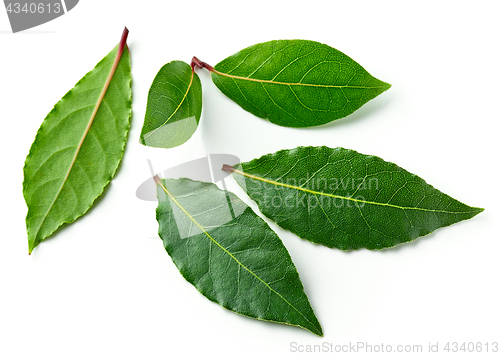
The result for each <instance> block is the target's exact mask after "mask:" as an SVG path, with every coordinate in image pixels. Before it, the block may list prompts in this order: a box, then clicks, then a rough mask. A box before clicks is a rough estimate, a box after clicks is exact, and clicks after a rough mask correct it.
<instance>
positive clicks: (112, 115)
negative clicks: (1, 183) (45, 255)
mask: <svg viewBox="0 0 500 356" xmlns="http://www.w3.org/2000/svg"><path fill="white" fill-rule="evenodd" d="M127 33H128V31H127V30H126V31H125V32H124V36H123V38H122V42H121V43H120V45H119V46H117V47H116V48H115V49H113V50H112V51H111V52H110V53H109V54H108V55H107V56H106V57H104V59H103V60H101V61H100V62H99V63H98V64H97V66H96V67H95V68H94V69H93V70H92V71H91V72H89V73H87V75H85V76H84V77H83V78H82V79H81V80H80V81H79V82H78V83H77V84H76V86H75V87H74V88H73V89H71V90H70V91H69V92H68V93H67V94H66V95H65V96H64V97H63V98H62V99H61V100H60V101H59V102H58V103H57V104H56V105H55V106H54V109H52V111H51V112H50V113H49V114H48V115H47V117H46V118H45V120H44V121H43V123H42V125H41V126H40V129H39V130H38V133H37V135H36V138H35V141H34V142H33V145H32V146H31V149H30V153H29V155H28V157H27V158H26V163H25V166H24V183H23V193H24V198H25V200H26V204H27V205H28V215H27V217H26V226H27V230H28V242H29V252H30V253H31V251H32V250H33V249H34V248H35V247H36V246H37V245H38V244H39V243H40V242H41V241H43V240H44V239H45V238H47V237H48V236H50V235H51V234H52V233H53V232H54V231H55V230H57V229H58V228H59V226H61V225H62V224H64V223H71V222H73V221H74V220H75V219H76V218H78V217H79V216H81V215H82V214H84V213H85V212H86V211H87V210H88V209H89V208H90V207H91V206H92V204H93V203H94V200H95V199H96V198H97V197H98V196H99V195H101V194H102V192H103V191H104V188H105V186H106V185H107V184H108V183H109V182H110V180H111V179H112V178H113V176H114V174H115V172H116V169H117V167H118V165H119V163H120V161H121V158H122V156H123V152H124V149H125V142H126V139H127V133H128V130H129V128H130V117H131V114H132V110H131V107H132V91H131V87H130V86H131V73H130V56H129V52H128V48H127V46H126V43H125V41H126V37H127Z"/></svg>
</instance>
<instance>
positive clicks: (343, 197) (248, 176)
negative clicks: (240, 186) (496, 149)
mask: <svg viewBox="0 0 500 356" xmlns="http://www.w3.org/2000/svg"><path fill="white" fill-rule="evenodd" d="M231 172H232V173H236V174H239V175H242V176H244V177H247V178H250V179H255V180H258V181H261V182H264V183H268V184H273V185H276V186H281V187H285V188H290V189H296V190H300V191H303V192H305V193H310V194H314V195H323V196H327V197H330V198H338V199H344V200H349V201H352V202H355V203H362V204H372V205H379V206H385V207H389V208H397V209H402V210H417V211H426V212H432V213H445V214H470V211H447V210H434V209H426V208H419V207H411V206H400V205H394V204H388V203H379V202H374V201H367V200H360V199H356V198H351V197H345V196H342V195H335V194H330V193H324V192H318V191H315V190H311V189H307V188H303V187H297V186H295V185H291V184H286V183H280V182H276V181H273V180H271V179H267V178H262V177H259V176H256V175H253V174H249V173H245V172H242V171H240V170H237V169H232V170H231Z"/></svg>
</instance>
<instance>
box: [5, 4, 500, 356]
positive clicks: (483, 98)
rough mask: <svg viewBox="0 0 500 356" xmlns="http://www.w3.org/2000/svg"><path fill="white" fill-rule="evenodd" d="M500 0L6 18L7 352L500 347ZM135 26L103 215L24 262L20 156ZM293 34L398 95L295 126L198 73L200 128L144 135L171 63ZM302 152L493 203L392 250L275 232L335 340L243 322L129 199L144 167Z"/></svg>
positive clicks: (94, 213) (139, 9)
mask: <svg viewBox="0 0 500 356" xmlns="http://www.w3.org/2000/svg"><path fill="white" fill-rule="evenodd" d="M499 5H500V3H498V2H496V1H475V2H460V1H418V2H407V1H405V2H403V1H377V2H374V1H313V0H307V1H304V2H293V1H274V2H273V1H270V0H266V1H255V0H254V1H246V2H237V1H231V2H230V1H194V0H193V1H182V2H181V1H176V2H173V1H125V0H121V1H98V0H81V1H80V3H79V4H78V5H77V6H76V7H75V8H74V9H73V10H72V11H70V12H69V13H68V14H67V15H65V16H63V17H61V18H59V19H56V20H54V21H52V22H49V23H47V24H44V25H42V26H39V27H37V28H34V29H31V30H27V31H25V32H22V33H19V34H11V33H10V26H9V24H8V20H7V15H6V13H5V11H3V9H2V10H1V11H0V112H1V114H0V120H1V129H0V145H1V146H0V149H1V152H2V174H1V183H2V184H1V187H2V191H3V193H2V205H1V215H0V216H1V228H2V230H1V234H0V355H6V356H7V355H8V356H11V355H28V354H37V355H54V356H55V355H182V354H193V355H194V354H205V355H233V354H235V355H254V354H261V355H288V354H297V353H299V352H295V353H293V352H292V351H293V350H292V349H291V346H290V344H291V343H293V342H295V343H297V345H314V344H320V343H323V342H326V343H333V344H336V345H344V344H349V343H350V342H351V343H356V342H368V343H370V344H371V345H381V344H382V343H383V344H384V345H392V346H393V347H396V346H397V345H406V344H410V345H413V344H421V345H423V346H424V350H426V349H427V347H428V343H429V342H432V343H436V342H439V346H440V348H441V349H442V348H443V347H444V345H445V344H446V342H448V341H450V342H453V341H456V342H459V343H462V342H483V343H486V342H489V343H490V345H491V343H492V342H495V341H496V342H500V337H499V335H500V326H499V317H500V307H499V305H500V303H499V300H500V288H499V278H498V273H499V265H500V262H499V260H500V259H499V254H500V239H499V237H500V236H499V225H498V218H499V205H498V198H499V194H498V186H499V184H498V173H499V172H498V168H497V164H498V153H499V138H498V132H499V129H498V126H499V125H498V123H499V119H500V114H499V105H498V102H499V97H500V95H499V94H500V88H499V82H500V74H499V72H500V70H499V64H500V51H499V45H498V43H499V39H498V38H499V37H498V36H499V34H500V24H499V23H500V22H499V21H498V15H499V13H500V6H499ZM124 25H126V26H128V28H129V29H130V36H129V40H128V43H129V47H130V51H131V54H132V73H133V95H134V97H133V119H132V128H131V131H130V136H129V141H128V144H127V148H126V152H125V156H124V160H123V162H122V165H121V168H120V170H119V171H118V174H117V175H116V177H115V179H114V180H113V181H112V183H111V184H110V186H109V189H108V190H107V192H106V193H105V196H104V199H102V200H101V201H100V202H99V204H98V205H97V206H95V208H94V209H92V210H91V211H90V212H89V213H88V214H87V215H85V216H84V217H82V218H80V219H78V221H76V222H75V223H73V224H71V225H70V226H67V227H65V228H64V229H61V231H60V232H59V233H57V234H56V235H55V236H54V238H51V239H49V240H47V241H45V242H42V244H41V245H40V246H39V247H38V248H36V250H35V251H34V252H33V254H32V255H31V256H28V244H27V236H26V230H25V223H24V218H25V215H26V212H27V208H26V206H25V202H24V200H23V196H22V181H23V172H22V168H23V164H24V160H25V157H26V155H27V153H28V150H29V148H30V146H31V143H32V142H33V140H34V137H35V134H36V132H37V130H38V127H39V126H40V124H41V122H42V120H43V119H44V117H45V115H46V114H47V113H48V112H49V111H50V110H51V108H52V106H53V105H54V104H55V103H56V102H57V101H58V100H59V99H60V98H61V97H62V96H63V95H64V94H65V93H66V92H67V91H68V90H69V89H70V88H72V87H73V86H74V84H75V83H76V82H77V81H78V80H79V79H80V78H81V77H82V76H83V75H84V74H85V73H86V72H88V71H89V70H91V69H92V68H93V67H94V65H95V64H96V63H97V62H98V61H99V60H100V59H101V58H102V57H104V56H105V55H106V54H107V53H108V52H109V51H110V50H111V49H112V48H113V47H114V46H115V45H116V44H117V43H118V41H119V39H120V35H121V32H122V29H123V26H124ZM282 38H286V39H295V38H301V39H310V40H315V41H319V42H323V43H326V44H329V45H331V46H332V47H335V48H337V49H339V50H341V51H342V52H344V53H346V54H347V55H349V56H350V57H352V58H353V59H354V60H356V61H357V62H358V63H360V64H361V65H363V66H364V67H365V68H366V69H367V70H368V71H369V72H370V73H371V74H372V75H374V76H375V77H377V78H380V79H382V80H384V81H386V82H389V83H391V84H392V85H393V86H392V88H391V89H390V90H389V91H387V92H385V93H384V94H382V95H381V96H379V97H377V98H376V99H375V100H373V101H371V102H369V103H368V104H367V105H365V106H364V107H362V108H361V109H360V110H359V111H357V112H356V113H354V114H353V115H351V116H350V117H348V118H345V119H342V120H338V121H336V122H333V123H330V124H328V125H325V126H322V127H316V128H310V129H291V128H283V127H279V126H275V125H273V124H270V123H269V122H267V121H264V120H262V119H259V118H257V117H254V116H253V115H251V114H249V113H247V112H245V111H243V110H242V109H241V108H240V107H239V106H237V105H236V104H234V103H233V102H231V101H230V100H229V99H228V98H226V97H225V96H224V95H223V94H222V93H221V92H219V91H218V89H217V88H216V87H215V86H214V84H213V83H212V82H211V81H210V77H209V74H208V73H207V72H205V71H198V73H199V75H200V78H201V81H202V84H203V99H204V106H203V115H202V123H201V125H200V127H199V128H198V131H197V132H196V134H195V135H194V136H193V138H192V139H191V140H190V141H189V142H188V143H186V144H184V145H183V146H181V147H177V148H175V149H170V150H162V149H153V148H148V147H144V146H142V145H140V144H139V143H138V141H139V134H140V130H141V127H142V121H143V117H144V113H145V107H146V99H147V93H148V89H149V86H150V85H151V82H152V81H153V78H154V76H155V75H156V72H157V71H158V70H159V69H160V67H161V66H162V65H163V64H165V63H167V62H170V61H171V60H175V59H179V60H184V61H186V62H189V61H190V60H191V57H192V56H193V55H196V56H198V57H199V58H200V59H201V60H203V61H206V62H208V63H210V64H212V65H215V64H216V63H217V62H219V61H220V60H222V59H224V58H225V57H227V56H229V55H231V54H233V53H235V52H237V51H239V50H240V49H243V48H245V47H247V46H249V45H252V44H255V43H259V42H263V41H267V40H273V39H282ZM299 145H327V146H330V147H337V146H342V147H345V148H351V149H355V150H357V151H359V152H361V153H366V154H373V155H377V156H380V157H382V158H384V159H385V160H387V161H391V162H395V163H397V164H398V165H400V166H401V167H403V168H405V169H407V170H409V171H410V172H413V173H416V174H418V175H419V176H421V177H422V178H424V179H426V181H427V182H428V183H430V184H432V185H434V186H435V187H436V188H438V189H440V190H442V191H444V192H446V193H448V194H450V195H451V196H453V197H455V198H457V199H458V200H460V201H462V202H464V203H466V204H469V205H472V206H479V207H483V208H485V209H486V210H485V212H484V213H482V214H480V215H478V216H477V217H475V218H474V219H472V220H468V221H464V222H461V223H458V224H456V225H453V226H451V227H447V228H444V229H441V230H438V231H437V232H435V233H433V234H431V235H428V236H426V237H423V238H420V239H418V240H417V241H414V242H412V243H409V244H405V245H401V246H399V247H396V248H392V249H389V250H385V251H382V252H377V251H366V250H361V251H355V252H341V251H338V250H331V249H328V248H326V247H322V246H316V245H313V244H311V243H309V242H307V241H305V240H301V239H299V238H298V237H296V236H295V235H293V234H291V233H289V232H287V231H284V230H282V229H280V228H278V227H277V226H276V225H274V224H272V223H270V225H271V226H272V228H273V229H274V230H275V231H276V232H277V233H278V234H279V236H280V237H281V238H282V240H283V242H284V244H285V245H286V247H287V248H288V249H289V252H290V254H291V256H292V258H293V261H294V262H295V264H296V266H297V269H298V270H299V272H300V276H301V279H302V282H303V284H304V286H305V289H306V292H307V294H308V296H309V298H310V301H311V304H312V306H313V308H314V310H315V312H316V315H317V316H318V319H319V320H320V322H321V324H322V326H323V329H324V333H325V336H324V338H319V337H317V336H315V335H313V334H311V333H309V332H307V331H305V330H303V329H299V328H296V327H291V326H286V325H278V324H273V323H267V322H262V321H257V320H253V319H249V318H245V317H242V316H239V315H236V314H234V313H231V312H229V311H227V310H225V309H223V308H221V307H220V306H218V305H216V304H214V303H212V302H210V301H208V300H206V299H205V298H204V297H203V296H202V295H201V294H199V293H198V292H197V291H196V290H195V288H194V287H193V286H192V285H190V284H189V283H187V282H186V281H185V280H184V279H183V278H182V276H181V275H180V273H179V272H178V271H177V269H176V267H175V266H174V264H173V263H172V261H171V259H170V257H169V256H168V255H167V253H166V252H165V251H164V249H163V247H162V243H161V240H160V239H159V238H158V236H157V226H158V225H157V222H156V220H155V206H156V204H155V203H154V202H146V201H141V200H139V199H137V198H136V196H135V190H136V188H137V187H138V186H139V184H141V183H142V182H143V181H144V180H145V179H146V178H147V177H148V176H149V175H150V174H149V168H148V164H147V159H151V161H152V163H153V165H154V167H155V168H156V170H157V171H162V170H164V169H166V168H169V167H172V166H175V165H177V164H180V163H183V162H186V161H188V160H191V159H194V158H199V157H202V156H203V155H204V154H205V152H209V153H230V154H234V155H237V156H238V157H240V158H241V159H242V160H243V161H247V160H250V159H252V158H256V157H259V156H261V155H263V154H266V153H271V152H275V151H277V150H279V149H283V148H293V147H296V146H299ZM227 181H228V187H229V189H230V190H232V191H234V192H235V193H237V194H238V195H239V196H240V197H241V198H242V199H244V200H245V201H248V199H247V198H246V196H245V195H244V193H243V192H242V191H241V190H239V188H238V187H237V185H236V184H235V183H234V181H232V180H231V179H228V180H227ZM250 205H251V206H252V207H254V208H255V205H254V204H251V203H250ZM483 353H485V352H484V350H483ZM443 354H445V353H444V352H443Z"/></svg>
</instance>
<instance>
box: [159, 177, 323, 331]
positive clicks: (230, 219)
mask: <svg viewBox="0 0 500 356" xmlns="http://www.w3.org/2000/svg"><path fill="white" fill-rule="evenodd" d="M157 193H158V198H159V204H158V208H157V210H156V218H157V220H158V223H159V235H160V237H161V238H162V240H163V243H164V246H165V249H166V250H167V252H168V254H169V255H170V256H171V258H172V260H173V262H174V263H175V265H176V266H177V268H178V269H179V271H180V272H181V274H182V275H183V276H184V278H185V279H186V280H187V281H188V282H189V283H191V284H193V285H194V286H195V287H196V288H197V289H198V290H199V291H200V292H201V294H203V295H204V296H205V297H207V298H208V299H210V300H211V301H213V302H215V303H217V304H220V305H221V306H223V307H224V308H226V309H229V310H231V311H233V312H235V313H238V314H242V315H246V316H249V317H252V318H256V319H261V320H268V321H274V322H278V323H284V324H290V325H295V326H299V327H302V328H304V329H307V330H309V331H311V332H313V333H314V334H317V335H322V330H321V326H320V324H319V322H318V320H317V319H316V316H315V315H314V312H313V310H312V308H311V306H310V304H309V301H308V299H307V296H306V294H305V292H304V288H303V286H302V283H301V281H300V279H299V275H298V273H297V270H296V268H295V266H294V264H293V262H292V260H291V258H290V256H289V254H288V252H287V250H286V248H285V247H284V246H283V244H282V242H281V240H280V239H279V238H278V236H277V235H276V234H275V233H274V232H273V230H271V228H270V227H269V226H268V225H267V224H266V223H265V222H264V221H263V220H262V219H261V218H260V217H258V216H257V215H256V214H255V213H254V212H253V211H252V209H251V208H250V207H248V206H247V205H245V204H244V203H243V202H242V201H241V200H240V199H238V197H236V196H235V195H234V194H232V193H229V192H226V191H222V190H219V189H218V188H217V186H216V185H215V184H212V183H203V182H197V181H192V180H189V179H186V178H181V179H176V180H173V179H165V180H162V181H159V184H158V189H157Z"/></svg>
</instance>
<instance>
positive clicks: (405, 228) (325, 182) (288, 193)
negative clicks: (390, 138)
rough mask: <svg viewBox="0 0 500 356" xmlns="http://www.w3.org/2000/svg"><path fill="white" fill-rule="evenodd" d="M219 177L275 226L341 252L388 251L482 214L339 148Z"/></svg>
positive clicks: (299, 153) (299, 151)
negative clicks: (229, 181) (231, 182)
mask: <svg viewBox="0 0 500 356" xmlns="http://www.w3.org/2000/svg"><path fill="white" fill-rule="evenodd" d="M224 169H225V170H229V171H233V177H234V178H235V179H236V181H237V182H238V183H239V184H240V186H242V187H243V189H244V190H245V191H246V192H247V194H248V195H249V197H250V198H251V199H253V200H255V201H256V202H257V204H258V206H259V209H260V211H261V212H262V213H263V214H264V215H265V216H267V217H269V218H270V219H272V220H273V221H275V222H276V224H278V225H279V226H281V227H283V228H285V229H288V230H290V231H292V232H294V233H295V234H297V235H298V236H300V237H301V238H303V239H306V240H309V241H312V242H314V243H318V244H322V245H325V246H328V247H336V248H339V249H342V250H356V249H359V248H367V249H371V250H373V249H383V248H387V247H392V246H395V245H397V244H400V243H403V242H409V241H412V240H414V239H416V238H418V237H420V236H423V235H427V234H429V233H431V232H432V231H434V230H436V229H438V228H440V227H443V226H448V225H451V224H454V223H456V222H459V221H461V220H465V219H470V218H472V217H473V216H475V215H477V214H479V213H480V212H481V211H483V209H481V208H472V207H470V206H467V205H465V204H463V203H461V202H459V201H457V200H455V199H453V198H452V197H450V196H448V195H446V194H444V193H442V192H440V191H439V190H437V189H435V188H433V187H432V186H431V185H429V184H427V183H426V182H425V181H424V180H423V179H422V178H419V177H418V176H416V175H414V174H411V173H409V172H407V171H405V170H404V169H402V168H400V167H398V166H397V165H395V164H394V163H389V162H386V161H384V160H382V159H381V158H378V157H375V156H368V155H364V154H361V153H358V152H356V151H352V150H346V149H343V148H335V149H331V148H328V147H324V146H323V147H298V148H295V149H292V150H282V151H279V152H276V153H273V154H269V155H265V156H262V157H260V158H258V159H255V160H253V161H250V162H246V163H242V164H240V165H237V166H235V167H234V168H231V167H229V166H225V167H224Z"/></svg>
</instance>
